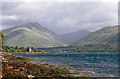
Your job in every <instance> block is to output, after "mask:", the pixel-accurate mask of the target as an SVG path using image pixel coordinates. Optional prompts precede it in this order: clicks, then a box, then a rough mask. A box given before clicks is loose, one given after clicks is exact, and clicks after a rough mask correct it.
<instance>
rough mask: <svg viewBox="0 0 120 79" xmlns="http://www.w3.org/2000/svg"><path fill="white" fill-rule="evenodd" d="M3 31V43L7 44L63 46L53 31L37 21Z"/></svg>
mask: <svg viewBox="0 0 120 79" xmlns="http://www.w3.org/2000/svg"><path fill="white" fill-rule="evenodd" d="M3 33H4V34H5V45H9V46H25V47H28V46H33V47H36V48H39V47H57V46H65V44H64V43H62V42H61V41H60V40H59V39H58V36H57V35H56V34H55V33H53V32H52V31H50V30H48V29H47V28H45V27H42V26H41V25H40V24H39V23H37V22H34V23H32V22H31V23H28V24H25V25H22V26H18V27H13V28H10V29H6V30H3Z"/></svg>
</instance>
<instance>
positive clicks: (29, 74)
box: [2, 53, 116, 79]
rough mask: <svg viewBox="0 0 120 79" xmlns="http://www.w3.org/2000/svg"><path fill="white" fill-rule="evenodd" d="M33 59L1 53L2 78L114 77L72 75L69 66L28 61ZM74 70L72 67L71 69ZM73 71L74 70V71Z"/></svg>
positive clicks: (80, 78) (74, 78)
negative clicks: (38, 63)
mask: <svg viewBox="0 0 120 79" xmlns="http://www.w3.org/2000/svg"><path fill="white" fill-rule="evenodd" d="M31 60H33V59H30V58H23V57H18V56H14V55H11V54H9V53H3V54H2V78H3V79H6V78H8V79H11V78H35V79H36V78H37V79H46V78H47V79H48V78H50V79H66V78H67V79H116V78H107V77H106V78H105V77H96V78H95V77H74V76H71V74H73V73H71V72H70V70H71V69H69V68H60V67H56V66H51V65H46V64H41V65H37V64H33V63H30V62H29V61H31ZM73 70H74V69H73ZM74 73H75V72H74Z"/></svg>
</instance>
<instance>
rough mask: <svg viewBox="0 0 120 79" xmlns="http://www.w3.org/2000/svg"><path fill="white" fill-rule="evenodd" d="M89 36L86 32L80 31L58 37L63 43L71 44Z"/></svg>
mask: <svg viewBox="0 0 120 79" xmlns="http://www.w3.org/2000/svg"><path fill="white" fill-rule="evenodd" d="M89 34H90V32H89V31H87V30H80V31H76V32H72V33H67V34H62V35H60V37H61V39H62V40H63V41H64V42H65V43H67V44H71V43H73V42H75V41H78V40H80V39H81V38H83V37H85V36H87V35H89Z"/></svg>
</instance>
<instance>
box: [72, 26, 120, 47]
mask: <svg viewBox="0 0 120 79" xmlns="http://www.w3.org/2000/svg"><path fill="white" fill-rule="evenodd" d="M72 45H73V46H91V45H94V46H96V45H98V46H100V45H104V46H110V47H117V45H118V26H108V27H104V28H102V29H100V30H97V31H95V32H92V33H91V34H89V35H88V36H86V37H84V38H82V39H81V40H79V41H76V42H75V43H73V44H72Z"/></svg>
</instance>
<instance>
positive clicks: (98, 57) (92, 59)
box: [11, 53, 119, 77]
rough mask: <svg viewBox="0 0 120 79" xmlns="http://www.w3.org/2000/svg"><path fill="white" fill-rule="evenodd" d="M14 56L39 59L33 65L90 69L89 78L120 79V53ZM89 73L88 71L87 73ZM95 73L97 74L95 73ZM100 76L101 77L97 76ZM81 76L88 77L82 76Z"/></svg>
mask: <svg viewBox="0 0 120 79" xmlns="http://www.w3.org/2000/svg"><path fill="white" fill-rule="evenodd" d="M11 54H12V55H16V56H22V57H30V58H37V60H35V61H31V62H32V63H42V64H50V65H56V66H59V67H63V68H69V67H71V68H76V69H83V70H84V69H88V70H89V69H90V70H92V71H93V72H92V74H89V76H91V77H92V76H107V77H118V65H119V63H118V59H119V54H118V53H11ZM86 72H87V71H86ZM94 72H95V73H94ZM96 73H97V74H99V75H96ZM76 75H79V76H86V75H80V74H76Z"/></svg>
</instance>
